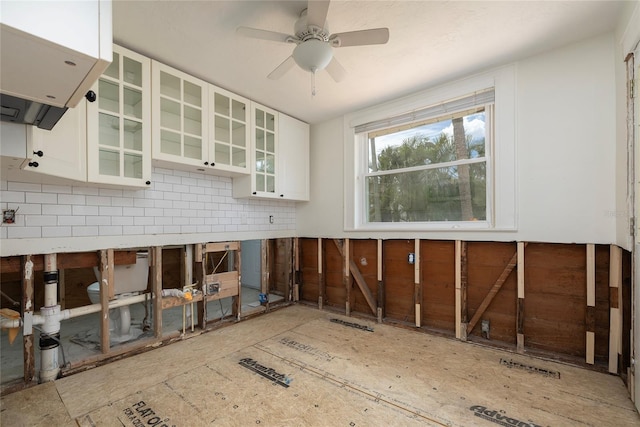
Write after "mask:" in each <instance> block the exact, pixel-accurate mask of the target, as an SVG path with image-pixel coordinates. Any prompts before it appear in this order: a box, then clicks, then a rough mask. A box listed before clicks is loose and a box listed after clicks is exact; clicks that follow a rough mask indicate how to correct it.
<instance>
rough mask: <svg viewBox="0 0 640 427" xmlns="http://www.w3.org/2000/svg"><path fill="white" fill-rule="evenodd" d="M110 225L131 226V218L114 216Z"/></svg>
mask: <svg viewBox="0 0 640 427" xmlns="http://www.w3.org/2000/svg"><path fill="white" fill-rule="evenodd" d="M111 224H112V225H133V217H131V216H114V217H113V218H111Z"/></svg>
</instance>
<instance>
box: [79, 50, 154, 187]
mask: <svg viewBox="0 0 640 427" xmlns="http://www.w3.org/2000/svg"><path fill="white" fill-rule="evenodd" d="M149 83H150V60H149V59H148V58H145V57H143V56H141V55H138V54H137V53H135V52H131V51H129V50H127V49H124V48H122V47H120V46H114V47H113V61H112V62H111V64H110V65H109V67H108V68H107V70H106V71H105V72H104V74H103V75H102V76H101V77H100V78H99V79H98V82H97V83H96V84H95V85H94V87H93V91H94V92H95V93H96V95H97V97H96V98H97V99H96V101H95V102H89V103H88V106H87V132H88V138H87V141H88V150H89V152H88V154H89V165H88V171H87V172H88V176H89V181H92V182H101V183H107V184H124V185H136V186H146V185H149V184H150V182H148V181H149V179H150V177H151V151H150V149H151V144H150V142H151V140H150V135H151V134H150V117H151V116H150V113H151V110H150V84H149Z"/></svg>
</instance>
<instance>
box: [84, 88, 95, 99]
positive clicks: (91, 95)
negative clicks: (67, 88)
mask: <svg viewBox="0 0 640 427" xmlns="http://www.w3.org/2000/svg"><path fill="white" fill-rule="evenodd" d="M84 97H85V98H87V101H89V102H96V99H98V96H97V95H96V93H95V92H94V91H92V90H90V91H89V92H87V93H86V95H85V96H84Z"/></svg>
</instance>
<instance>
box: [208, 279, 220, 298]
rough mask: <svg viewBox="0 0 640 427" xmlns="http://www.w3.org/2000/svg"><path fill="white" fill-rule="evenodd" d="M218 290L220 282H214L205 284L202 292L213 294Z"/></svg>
mask: <svg viewBox="0 0 640 427" xmlns="http://www.w3.org/2000/svg"><path fill="white" fill-rule="evenodd" d="M218 292H220V283H218V282H216V283H207V284H206V285H205V289H204V293H205V294H206V295H213V294H217V293H218Z"/></svg>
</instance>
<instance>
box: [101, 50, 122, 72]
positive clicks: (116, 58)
mask: <svg viewBox="0 0 640 427" xmlns="http://www.w3.org/2000/svg"><path fill="white" fill-rule="evenodd" d="M104 74H105V76H109V77H113V78H114V79H118V78H120V55H119V54H117V53H116V52H113V60H112V61H111V64H109V67H107V69H106V71H105V72H104Z"/></svg>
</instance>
